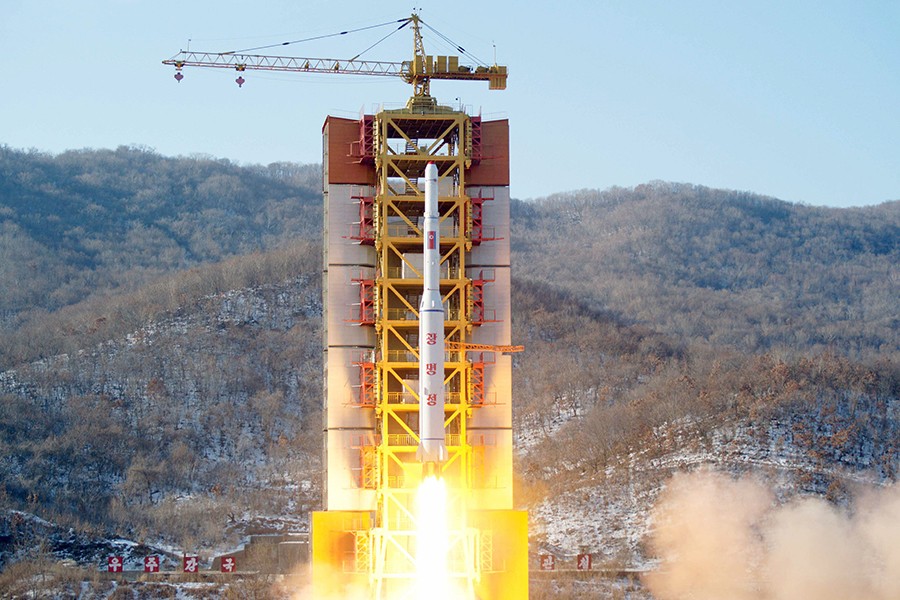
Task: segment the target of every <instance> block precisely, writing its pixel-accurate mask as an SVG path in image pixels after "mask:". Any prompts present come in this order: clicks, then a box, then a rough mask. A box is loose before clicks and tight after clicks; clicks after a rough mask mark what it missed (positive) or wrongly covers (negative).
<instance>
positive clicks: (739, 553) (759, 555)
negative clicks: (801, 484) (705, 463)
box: [646, 471, 900, 600]
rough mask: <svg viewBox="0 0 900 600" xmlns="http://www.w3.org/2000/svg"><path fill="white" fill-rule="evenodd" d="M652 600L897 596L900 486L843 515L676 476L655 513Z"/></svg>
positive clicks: (740, 486) (728, 484)
mask: <svg viewBox="0 0 900 600" xmlns="http://www.w3.org/2000/svg"><path fill="white" fill-rule="evenodd" d="M654 524H655V528H654V533H653V535H652V539H651V545H652V549H653V551H654V553H655V554H656V555H657V556H658V557H659V558H660V559H661V560H662V563H661V565H660V567H659V568H658V569H657V570H656V571H655V572H653V573H651V574H649V575H648V576H647V578H646V582H647V585H648V587H649V588H650V590H651V591H652V592H653V595H654V597H655V598H657V599H658V600H682V599H687V598H691V599H694V600H806V599H809V600H813V599H814V600H849V599H853V600H898V599H900V486H898V485H896V484H894V485H892V486H888V487H883V488H877V489H869V490H866V491H864V492H862V493H860V494H859V495H858V497H857V498H856V500H855V502H854V503H853V506H852V510H851V511H850V512H849V513H848V512H846V511H842V510H840V509H837V508H835V507H834V506H833V505H831V504H829V503H828V502H826V501H825V500H822V499H818V498H804V499H798V500H795V501H793V502H791V503H789V504H786V505H782V506H778V505H776V503H775V500H774V497H773V495H772V494H771V492H769V491H768V490H767V489H766V487H765V486H763V485H762V484H760V483H758V482H756V481H753V480H749V479H742V480H734V479H732V478H730V477H728V476H726V475H723V474H719V473H714V472H710V471H703V472H698V473H692V474H678V475H675V476H674V477H673V478H672V480H671V481H670V483H669V485H668V486H667V488H666V490H665V492H664V493H663V494H662V495H661V497H660V499H659V502H658V503H657V505H656V507H655V508H654Z"/></svg>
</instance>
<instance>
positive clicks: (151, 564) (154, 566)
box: [144, 555, 159, 573]
mask: <svg viewBox="0 0 900 600" xmlns="http://www.w3.org/2000/svg"><path fill="white" fill-rule="evenodd" d="M144 573H159V557H158V556H153V555H150V556H145V557H144Z"/></svg>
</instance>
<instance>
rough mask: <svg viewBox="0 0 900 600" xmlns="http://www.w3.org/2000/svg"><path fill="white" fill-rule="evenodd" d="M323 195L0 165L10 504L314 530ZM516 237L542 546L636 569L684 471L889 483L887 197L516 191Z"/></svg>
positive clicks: (193, 529) (79, 521)
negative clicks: (834, 200)
mask: <svg viewBox="0 0 900 600" xmlns="http://www.w3.org/2000/svg"><path fill="white" fill-rule="evenodd" d="M319 188H320V186H319V173H318V168H317V167H315V166H300V165H290V164H278V165H270V166H268V167H260V166H251V167H240V166H236V165H233V164H231V163H229V162H228V161H219V160H213V159H209V158H200V157H196V158H195V157H192V158H178V159H175V158H165V157H161V156H159V155H156V154H155V153H153V152H150V151H147V150H144V149H140V148H120V149H118V150H115V151H105V150H101V151H82V152H70V153H65V154H62V155H59V156H48V155H43V154H39V153H33V152H21V151H16V150H11V149H9V148H0V214H2V215H3V224H2V228H3V237H2V242H0V252H2V256H3V260H2V262H0V282H2V286H0V310H2V314H3V326H4V328H3V331H2V334H3V340H4V342H3V343H2V344H0V447H2V457H3V458H2V462H0V508H5V509H16V510H22V511H27V512H31V513H35V514H38V515H40V516H41V517H44V518H47V519H49V520H52V521H54V522H56V523H61V524H64V525H68V526H73V527H75V528H77V529H78V530H80V531H90V532H106V533H108V534H115V535H124V536H129V537H131V538H132V539H136V540H138V541H142V542H143V541H150V542H164V543H168V544H174V545H179V546H180V547H183V546H188V545H189V546H192V547H194V548H204V549H211V548H222V547H223V545H225V546H224V547H227V544H234V543H236V542H237V541H238V540H239V539H240V538H241V536H242V535H243V534H244V533H245V532H246V531H248V530H251V529H253V528H254V527H261V525H260V524H261V523H270V522H272V520H275V521H280V522H282V523H285V522H287V523H289V524H290V526H292V527H296V528H298V529H303V528H304V527H306V523H305V521H304V519H305V514H306V511H308V510H309V509H310V508H315V507H317V506H318V502H319V501H320V496H319V494H320V491H321V490H320V476H321V473H320V469H321V463H320V449H321V415H320V402H321V397H322V376H321V371H322V364H321V358H322V356H321V339H322V338H321V334H322V332H321V314H322V313H321V311H322V306H321V280H320V273H321V240H320V238H321V234H320V231H319V229H320V227H321V222H322V219H321V197H320V191H319ZM512 224H513V231H512V237H511V243H512V248H513V270H514V273H513V277H514V279H513V297H512V306H513V342H514V343H517V344H518V343H523V344H525V345H526V351H525V352H524V353H521V354H516V355H514V358H513V368H514V373H513V376H514V381H513V386H514V389H513V393H514V397H513V400H512V401H513V410H514V420H515V435H516V440H517V456H516V464H517V477H518V479H517V482H516V497H517V502H518V503H519V504H520V506H522V507H525V508H528V509H529V510H530V511H531V514H532V524H531V531H532V541H533V542H534V544H535V547H536V548H540V549H541V550H542V551H552V552H554V553H559V554H560V555H563V554H565V553H566V552H570V551H571V550H572V549H573V548H574V549H575V550H577V549H578V548H579V547H588V548H596V552H597V556H598V560H601V561H602V562H604V563H607V564H610V565H618V566H623V565H624V566H643V565H646V564H652V559H653V556H652V550H651V549H650V546H649V545H648V543H647V542H646V540H645V534H647V533H648V532H649V531H650V527H649V524H648V517H647V513H648V511H649V506H650V504H652V503H653V502H654V501H655V499H656V498H657V496H658V494H659V492H660V490H661V489H662V487H663V485H664V484H665V482H666V481H667V479H668V478H669V477H670V476H671V474H672V473H674V472H676V471H679V470H685V469H687V470H690V469H693V468H695V467H696V466H697V465H701V464H715V465H717V466H718V467H719V468H721V469H723V470H726V471H728V472H730V473H733V474H738V473H746V472H754V473H759V474H761V476H764V477H765V478H768V480H769V481H771V482H773V485H776V487H777V489H778V494H779V499H781V500H784V499H787V498H790V497H791V496H794V495H797V494H798V493H799V494H814V495H819V496H822V497H827V498H828V499H829V501H830V502H832V503H834V504H835V505H842V506H846V505H847V503H848V502H849V501H850V500H849V498H850V497H851V495H852V493H851V491H852V489H853V488H854V486H856V485H857V484H859V482H862V481H866V482H875V483H882V484H883V483H887V482H892V481H895V480H896V478H897V473H898V470H900V419H898V414H900V412H898V406H900V362H898V358H900V323H898V316H897V310H896V297H897V295H898V293H897V292H898V288H900V285H898V284H900V272H898V266H897V265H898V264H900V202H893V203H887V204H883V205H880V206H874V207H869V208H859V209H824V208H813V207H808V206H797V205H791V204H787V203H784V202H781V201H778V200H774V199H770V198H762V197H759V196H754V195H752V194H748V193H743V192H731V191H724V190H711V189H708V188H703V187H699V186H691V185H683V184H664V183H652V184H647V185H643V186H638V187H636V188H634V189H616V188H614V189H610V190H606V191H603V192H600V191H582V192H576V193H568V194H560V195H558V196H554V197H551V198H546V199H541V200H537V201H534V202H527V203H526V202H518V201H514V202H513V207H512ZM549 490H553V493H552V494H551V493H549ZM3 527H4V525H3V522H2V519H0V539H2V538H3V535H4V532H3ZM23 556H26V555H25V554H22V552H20V550H16V549H15V548H12V549H10V548H4V547H2V544H0V563H3V562H4V561H11V560H15V559H16V557H19V558H22V557H23Z"/></svg>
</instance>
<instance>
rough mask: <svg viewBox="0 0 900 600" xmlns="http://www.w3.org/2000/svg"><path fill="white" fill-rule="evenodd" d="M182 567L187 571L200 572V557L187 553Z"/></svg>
mask: <svg viewBox="0 0 900 600" xmlns="http://www.w3.org/2000/svg"><path fill="white" fill-rule="evenodd" d="M182 568H183V569H184V572H185V573H197V572H199V571H200V557H199V556H187V555H185V556H184V557H183V559H182Z"/></svg>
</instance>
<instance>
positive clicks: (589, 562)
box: [575, 554, 594, 571]
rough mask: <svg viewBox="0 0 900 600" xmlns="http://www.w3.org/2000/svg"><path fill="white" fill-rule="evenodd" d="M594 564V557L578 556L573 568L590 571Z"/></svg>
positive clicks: (588, 555) (590, 555) (589, 555)
mask: <svg viewBox="0 0 900 600" xmlns="http://www.w3.org/2000/svg"><path fill="white" fill-rule="evenodd" d="M593 564H594V555H593V554H579V555H578V560H577V562H576V563H575V568H576V569H578V570H579V571H590V570H591V567H592V566H593Z"/></svg>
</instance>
